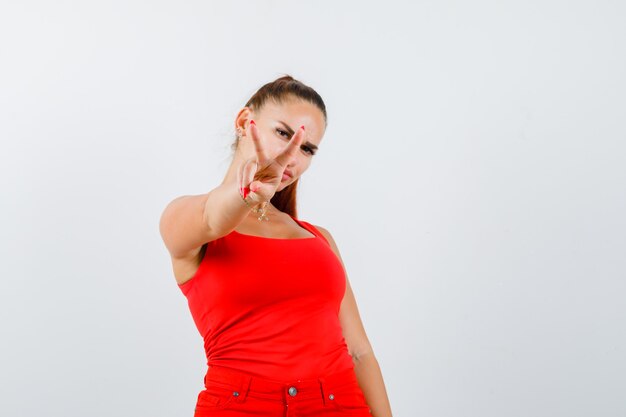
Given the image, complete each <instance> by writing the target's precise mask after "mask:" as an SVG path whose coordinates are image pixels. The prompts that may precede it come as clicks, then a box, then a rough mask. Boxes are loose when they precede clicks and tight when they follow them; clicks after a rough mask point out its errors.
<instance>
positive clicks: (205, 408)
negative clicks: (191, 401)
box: [194, 383, 239, 417]
mask: <svg viewBox="0 0 626 417" xmlns="http://www.w3.org/2000/svg"><path fill="white" fill-rule="evenodd" d="M238 395H239V392H238V390H237V388H234V387H232V386H226V385H219V384H216V383H211V384H209V386H208V387H206V388H205V389H204V390H202V391H200V393H199V394H198V400H197V401H196V408H195V414H194V417H200V416H205V415H208V414H205V413H206V412H209V411H212V410H218V409H222V408H225V407H226V406H227V405H229V404H231V403H233V402H234V400H235V398H237V396H238Z"/></svg>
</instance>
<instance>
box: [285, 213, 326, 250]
mask: <svg viewBox="0 0 626 417" xmlns="http://www.w3.org/2000/svg"><path fill="white" fill-rule="evenodd" d="M287 214H289V213H287ZM289 216H291V218H292V219H293V220H294V221H295V222H296V223H298V224H299V225H300V226H301V227H303V228H305V229H306V230H308V231H309V232H311V233H313V234H314V235H315V236H317V237H318V238H321V239H322V240H324V242H326V244H327V245H328V246H330V243H329V242H328V239H326V237H325V236H324V235H323V234H322V232H320V231H319V229H318V228H317V227H315V226H313V225H312V224H311V223H309V222H306V221H304V220H298V219H297V218H295V217H294V216H292V215H291V214H289Z"/></svg>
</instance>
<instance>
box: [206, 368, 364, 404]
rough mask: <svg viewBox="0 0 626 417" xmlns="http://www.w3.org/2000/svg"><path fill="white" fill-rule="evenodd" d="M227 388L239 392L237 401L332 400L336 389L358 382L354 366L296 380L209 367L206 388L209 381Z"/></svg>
mask: <svg viewBox="0 0 626 417" xmlns="http://www.w3.org/2000/svg"><path fill="white" fill-rule="evenodd" d="M212 383H213V384H217V385H220V386H222V387H228V388H231V389H233V391H236V392H237V397H238V398H237V400H238V401H244V400H245V398H246V396H250V397H255V398H263V399H268V400H276V401H285V402H286V403H289V402H292V401H296V400H297V399H306V398H319V397H320V396H321V397H322V398H323V399H324V402H326V401H328V399H329V396H330V399H331V400H332V399H333V398H334V397H333V395H332V393H333V390H334V389H336V388H339V387H343V386H346V385H350V384H357V385H358V382H357V378H356V374H355V373H354V369H353V368H349V369H345V370H343V371H340V372H336V373H333V374H330V375H325V376H322V377H318V378H310V379H297V380H292V381H287V382H281V381H275V380H272V379H268V378H262V377H258V376H254V375H251V374H248V373H246V372H242V371H239V370H236V369H232V368H227V367H223V366H210V367H209V368H208V370H207V373H206V375H205V377H204V385H205V387H206V388H208V387H209V385H210V384H212Z"/></svg>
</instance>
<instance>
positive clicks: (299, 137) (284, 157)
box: [274, 126, 304, 166]
mask: <svg viewBox="0 0 626 417" xmlns="http://www.w3.org/2000/svg"><path fill="white" fill-rule="evenodd" d="M303 140H304V126H300V129H298V131H297V132H296V133H294V134H293V136H292V137H291V139H290V140H289V143H287V146H286V147H285V149H283V151H282V152H281V153H279V154H278V156H277V157H276V158H274V160H275V161H276V162H278V163H279V164H280V165H281V166H286V165H287V164H288V163H289V161H290V160H291V159H292V158H293V156H294V155H295V153H296V152H297V151H298V149H300V145H302V141H303Z"/></svg>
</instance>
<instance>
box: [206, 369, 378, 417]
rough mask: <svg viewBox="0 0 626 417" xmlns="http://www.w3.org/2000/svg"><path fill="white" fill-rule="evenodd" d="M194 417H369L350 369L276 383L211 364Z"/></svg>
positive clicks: (363, 398)
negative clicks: (319, 376)
mask: <svg viewBox="0 0 626 417" xmlns="http://www.w3.org/2000/svg"><path fill="white" fill-rule="evenodd" d="M204 386H205V389H204V390H202V391H200V393H199V394H198V401H197V403H196V409H195V413H194V417H250V416H258V417H313V416H324V417H371V410H370V408H369V406H368V405H367V403H366V402H365V396H364V395H363V391H361V388H360V387H359V384H358V382H357V379H356V374H355V373H354V370H353V369H348V370H346V371H342V372H339V373H336V374H332V375H327V376H325V377H321V378H315V379H303V380H296V381H290V382H284V383H283V382H278V381H274V380H270V379H265V378H259V377H256V376H252V375H250V374H247V373H244V372H240V371H237V370H235V369H230V368H225V367H221V366H219V367H218V366H211V367H209V368H208V371H207V373H206V376H205V377H204Z"/></svg>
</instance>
